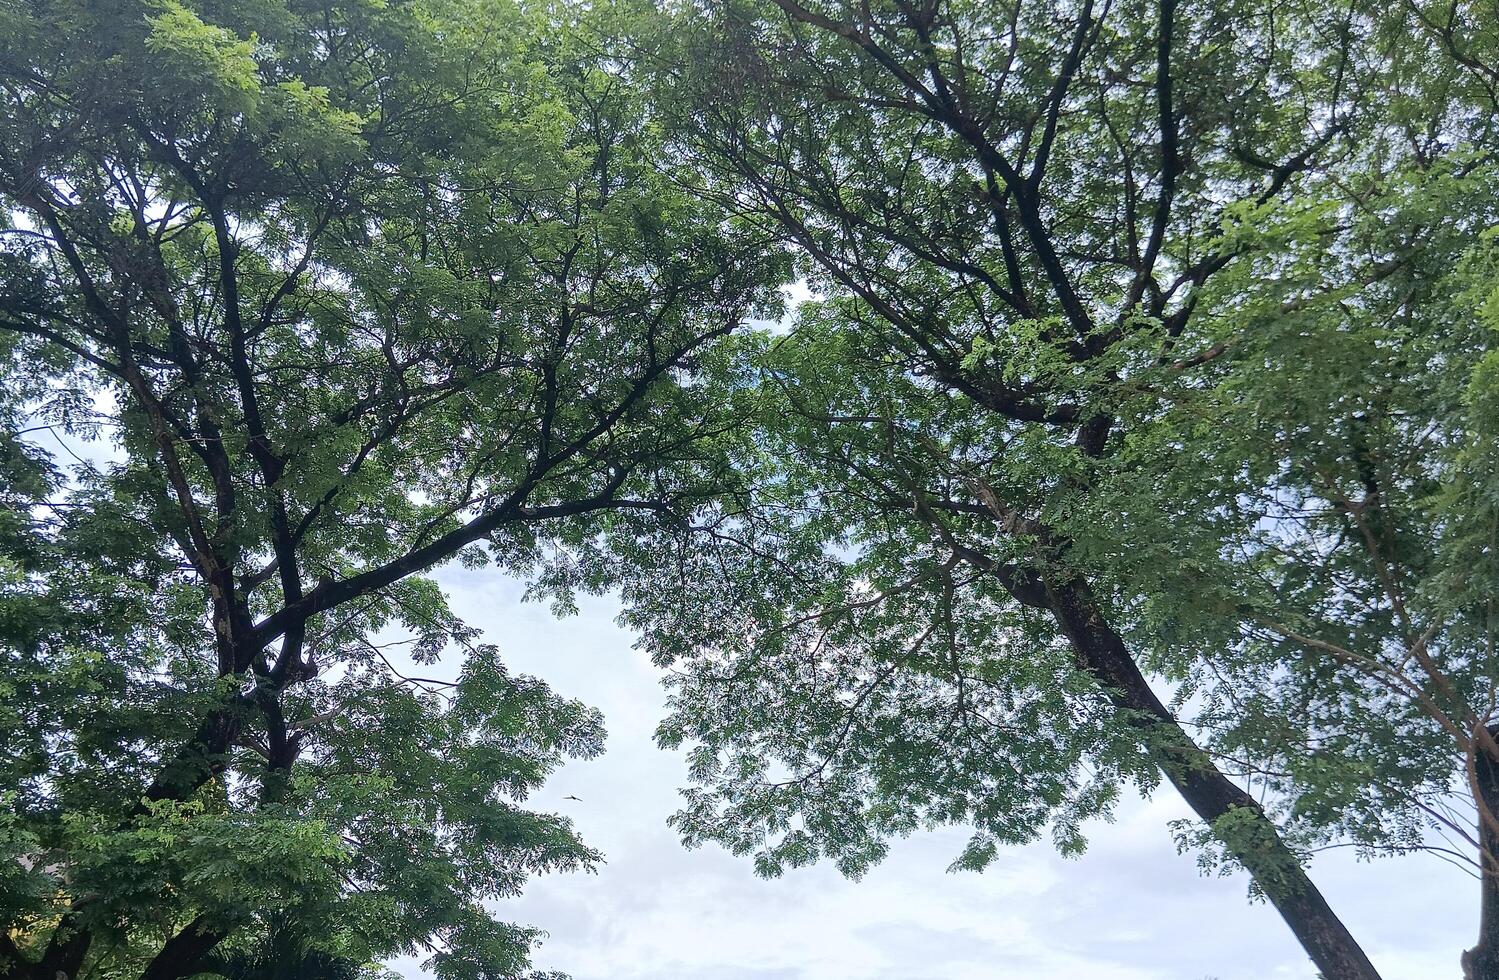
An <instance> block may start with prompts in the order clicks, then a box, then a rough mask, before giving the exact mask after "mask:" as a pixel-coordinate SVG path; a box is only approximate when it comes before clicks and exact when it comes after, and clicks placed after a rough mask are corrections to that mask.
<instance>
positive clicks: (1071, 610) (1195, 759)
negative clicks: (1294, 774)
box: [1046, 579, 1499, 980]
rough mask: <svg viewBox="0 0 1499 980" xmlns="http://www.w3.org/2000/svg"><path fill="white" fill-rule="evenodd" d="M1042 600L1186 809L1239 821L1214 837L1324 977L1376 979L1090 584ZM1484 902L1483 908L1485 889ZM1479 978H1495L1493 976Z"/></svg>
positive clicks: (1497, 979) (1053, 591)
mask: <svg viewBox="0 0 1499 980" xmlns="http://www.w3.org/2000/svg"><path fill="white" fill-rule="evenodd" d="M1046 596H1047V605H1048V606H1049V607H1050V609H1051V612H1052V615H1053V616H1055V618H1056V620H1057V622H1058V624H1059V625H1060V626H1061V628H1062V630H1063V632H1064V633H1066V634H1067V638H1068V640H1069V641H1070V643H1071V645H1072V649H1073V652H1074V654H1075V655H1076V657H1077V659H1078V663H1079V665H1080V666H1081V667H1082V669H1083V670H1085V671H1087V672H1088V673H1089V674H1091V675H1092V676H1093V677H1094V678H1095V679H1097V680H1098V682H1099V683H1100V684H1101V685H1102V686H1103V688H1104V690H1105V691H1106V692H1107V693H1108V696H1109V698H1110V700H1112V701H1113V703H1114V704H1115V706H1117V707H1119V708H1121V709H1124V710H1126V711H1128V712H1129V713H1130V716H1131V717H1132V718H1133V719H1134V720H1133V722H1132V723H1133V724H1134V725H1135V726H1136V727H1137V728H1139V729H1141V730H1142V732H1143V733H1144V735H1145V742H1146V745H1147V746H1148V748H1149V751H1150V752H1151V754H1152V756H1153V757H1154V758H1155V759H1156V761H1157V762H1158V763H1159V764H1160V766H1161V769H1162V771H1163V772H1164V773H1165V774H1166V778H1167V779H1169V780H1170V781H1171V784H1172V785H1173V786H1175V787H1176V789H1177V792H1179V793H1180V794H1181V795H1182V798H1183V799H1185V800H1186V801H1187V804H1188V805H1189V806H1191V807H1192V809H1193V810H1194V811H1196V813H1197V815H1198V816H1199V817H1201V818H1202V819H1203V821H1204V822H1206V823H1207V824H1208V825H1209V826H1210V827H1217V826H1219V821H1220V820H1221V819H1223V818H1225V817H1231V818H1232V819H1234V820H1235V821H1236V822H1240V823H1239V826H1237V827H1235V828H1233V832H1232V833H1229V834H1226V835H1224V836H1223V837H1221V838H1220V839H1221V840H1223V842H1224V844H1225V846H1226V847H1227V848H1228V850H1229V853H1231V854H1233V856H1234V857H1235V858H1237V859H1238V860H1239V861H1240V862H1242V863H1243V865H1244V867H1245V868H1246V869H1247V870H1248V871H1249V873H1250V875H1251V876H1253V878H1254V880H1255V883H1256V884H1257V885H1259V887H1260V888H1261V889H1262V890H1263V891H1264V893H1265V896H1266V897H1267V898H1269V899H1270V902H1271V903H1272V904H1273V905H1274V906H1275V908H1276V909H1277V910H1278V911H1279V912H1280V915H1281V918H1282V919H1284V920H1285V922H1286V924H1287V925H1288V926H1290V927H1291V931H1292V932H1293V933H1295V935H1296V938H1297V939H1298V940H1299V941H1300V942H1301V946H1302V948H1303V949H1304V950H1306V953H1307V955H1308V956H1309V957H1311V960H1312V962H1313V963H1315V964H1316V966H1317V968H1318V969H1319V970H1321V971H1322V974H1323V976H1325V977H1326V978H1327V980H1379V973H1378V971H1376V970H1375V969H1374V964H1372V963H1370V962H1369V957H1368V956H1367V955H1365V953H1364V951H1363V949H1361V948H1360V947H1359V944H1358V943H1357V942H1356V941H1355V940H1354V938H1353V936H1352V935H1351V934H1350V933H1349V932H1348V929H1347V927H1346V926H1344V925H1343V923H1342V921H1341V920H1340V919H1339V918H1338V917H1337V915H1336V914H1335V913H1334V912H1333V911H1332V909H1331V907H1329V906H1328V904H1327V900H1326V899H1324V898H1323V897H1322V893H1321V892H1319V891H1318V890H1317V886H1316V885H1314V884H1312V881H1311V879H1310V878H1308V877H1307V875H1306V871H1305V870H1304V869H1303V868H1302V867H1301V862H1300V859H1299V858H1297V856H1296V854H1295V853H1294V852H1293V851H1292V850H1291V849H1290V848H1289V847H1287V846H1286V844H1285V841H1283V840H1282V839H1281V836H1280V832H1279V830H1277V829H1276V827H1275V823H1274V822H1273V821H1272V820H1271V819H1270V818H1269V816H1268V815H1266V813H1265V811H1264V809H1263V808H1262V807H1261V806H1260V805H1259V803H1258V802H1256V801H1255V799H1254V798H1253V797H1251V796H1250V795H1249V794H1248V793H1246V792H1244V790H1242V789H1240V788H1239V787H1238V786H1237V785H1236V784H1235V783H1234V782H1233V781H1232V780H1230V779H1229V778H1228V777H1227V776H1225V775H1223V773H1222V772H1221V771H1220V770H1219V769H1218V767H1217V766H1215V765H1214V764H1213V761H1212V760H1211V759H1210V758H1209V757H1208V756H1207V754H1206V753H1204V752H1203V751H1202V750H1201V749H1200V748H1198V747H1197V745H1196V744H1195V743H1194V742H1193V741H1192V740H1191V738H1190V737H1189V736H1188V735H1187V733H1186V732H1185V731H1183V730H1182V727H1181V726H1180V725H1179V724H1177V721H1176V718H1175V717H1174V716H1173V715H1172V714H1171V712H1170V711H1169V710H1168V709H1167V708H1166V706H1165V705H1164V704H1162V703H1161V700H1160V698H1158V697H1156V696H1155V692H1154V691H1152V690H1151V689H1150V685H1149V684H1148V683H1147V682H1146V680H1145V676H1144V674H1142V673H1141V672H1140V668H1139V667H1138V666H1137V665H1136V664H1135V661H1134V658H1132V657H1131V656H1130V655H1129V651H1128V649H1127V648H1126V647H1125V645H1124V640H1123V639H1122V638H1121V637H1120V636H1119V634H1118V633H1116V632H1115V631H1114V629H1113V627H1111V626H1110V625H1109V624H1108V622H1107V620H1105V618H1104V616H1103V611H1102V610H1101V609H1100V608H1099V607H1098V603H1097V602H1096V600H1095V599H1094V597H1093V594H1092V590H1091V589H1089V587H1088V584H1087V583H1086V582H1084V581H1083V580H1081V579H1073V580H1071V581H1069V582H1067V583H1065V584H1062V585H1059V586H1054V585H1052V584H1050V583H1047V584H1046ZM1490 880H1493V879H1490ZM1484 898H1485V907H1486V908H1487V902H1488V898H1489V892H1488V891H1485V893H1484ZM1496 948H1499V947H1496ZM1482 976H1483V977H1484V978H1485V980H1499V975H1495V974H1485V975H1482Z"/></svg>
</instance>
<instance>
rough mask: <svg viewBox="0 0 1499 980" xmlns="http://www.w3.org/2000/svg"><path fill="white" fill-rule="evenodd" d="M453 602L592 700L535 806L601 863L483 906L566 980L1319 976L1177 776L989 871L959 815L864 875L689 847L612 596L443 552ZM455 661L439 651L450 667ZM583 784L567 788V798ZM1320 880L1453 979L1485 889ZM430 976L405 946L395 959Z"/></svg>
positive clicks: (1428, 874)
mask: <svg viewBox="0 0 1499 980" xmlns="http://www.w3.org/2000/svg"><path fill="white" fill-rule="evenodd" d="M438 580H439V581H440V582H441V584H442V585H443V586H444V588H445V589H446V590H447V591H448V593H449V594H450V595H451V597H452V601H453V606H454V610H455V611H456V612H458V613H459V614H460V615H461V616H463V617H464V619H465V620H466V621H468V622H469V623H471V624H472V625H474V626H477V627H479V628H480V629H482V630H484V632H485V634H486V635H485V639H486V640H487V641H489V642H493V643H496V644H498V645H499V647H500V649H501V651H502V652H503V653H504V655H505V657H506V660H507V662H508V663H509V664H510V666H511V669H512V670H513V671H515V672H517V673H527V674H534V675H536V676H538V677H541V678H542V679H544V680H546V681H547V682H548V683H549V684H551V685H552V686H553V687H554V688H555V689H556V690H557V691H558V692H559V693H561V694H563V695H566V696H569V697H576V698H579V699H581V700H583V701H585V702H587V703H589V704H591V705H594V706H595V707H597V708H599V709H600V710H601V711H603V713H604V717H605V720H606V723H607V725H608V728H609V742H608V746H607V751H606V752H605V753H604V755H603V756H602V757H600V758H598V759H593V760H587V761H577V762H570V763H568V764H567V765H566V766H564V767H563V768H562V769H561V770H559V771H558V772H557V773H556V774H555V775H554V776H553V777H552V778H551V780H549V782H548V783H547V785H546V787H545V788H544V789H543V790H542V791H540V792H539V793H538V794H536V795H535V796H533V797H532V799H531V801H530V805H531V806H533V807H535V808H537V809H543V810H549V811H553V812H560V813H565V814H567V815H568V816H570V817H571V818H572V819H573V820H574V821H575V822H576V824H577V827H578V829H579V831H580V833H581V834H582V836H583V838H584V839H585V840H586V841H587V842H588V843H589V844H591V845H592V846H594V847H597V848H599V849H601V850H602V851H603V852H604V854H605V859H606V863H605V864H604V865H603V866H602V867H600V868H599V869H598V871H597V873H596V874H587V873H576V874H558V875H547V876H541V877H537V878H535V879H533V880H532V882H531V883H530V885H529V886H528V887H527V889H526V891H525V893H524V894H523V895H522V896H521V897H519V898H518V899H514V900H509V901H506V902H504V903H502V904H500V905H498V906H497V910H498V911H499V913H500V914H501V915H502V917H504V918H506V919H507V920H509V921H513V922H517V923H523V924H527V925H532V926H537V927H540V928H542V929H544V930H546V931H547V933H548V938H547V939H546V941H545V942H544V943H543V945H542V946H541V947H540V948H539V949H538V950H537V952H536V955H535V957H534V961H535V965H536V967H537V968H538V969H546V970H559V971H564V972H566V973H569V974H571V975H572V977H573V978H574V980H637V978H638V980H647V978H648V980H978V978H985V980H987V978H1001V977H1003V978H1024V980H1078V978H1088V980H1208V978H1214V980H1270V978H1295V980H1311V978H1313V977H1315V976H1316V973H1315V971H1314V970H1313V969H1312V967H1311V965H1310V963H1308V961H1307V960H1306V958H1305V957H1304V955H1303V954H1302V953H1301V951H1300V948H1299V947H1298V946H1297V945H1296V943H1295V941H1294V939H1293V938H1292V937H1291V934H1290V932H1289V930H1287V928H1286V927H1285V925H1284V924H1283V923H1282V922H1281V921H1280V919H1279V917H1278V916H1277V915H1276V913H1275V911H1274V909H1272V908H1271V907H1269V906H1268V905H1264V904H1251V903H1250V902H1249V901H1248V898H1247V893H1248V883H1247V878H1246V877H1245V876H1243V875H1242V874H1239V875H1233V876H1230V877H1227V878H1220V877H1203V876H1201V875H1199V873H1198V870H1197V866H1196V862H1195V857H1194V855H1193V854H1191V853H1188V854H1185V855H1183V854H1178V853H1177V851H1176V847H1175V843H1174V840H1173V838H1172V836H1171V833H1170V829H1169V826H1168V824H1169V823H1170V821H1172V820H1176V819H1181V818H1185V817H1188V816H1189V815H1190V812H1189V811H1188V810H1187V808H1186V806H1185V805H1184V804H1183V803H1181V802H1180V800H1179V799H1177V798H1176V797H1175V796H1174V794H1172V793H1170V792H1169V790H1167V791H1160V792H1157V793H1156V794H1155V796H1154V797H1153V798H1151V799H1149V800H1135V801H1130V802H1129V803H1128V804H1127V805H1125V806H1123V807H1121V808H1120V810H1119V812H1118V814H1117V818H1116V820H1115V821H1114V822H1113V823H1096V824H1094V825H1092V827H1091V835H1090V838H1091V845H1090V847H1089V850H1088V852H1087V853H1086V854H1085V855H1083V856H1082V857H1081V858H1074V859H1064V858H1060V857H1058V856H1056V855H1055V854H1054V853H1053V852H1052V850H1051V848H1050V846H1049V845H1048V844H1046V843H1044V842H1043V843H1039V844H1036V845H1033V846H1028V847H1023V848H1013V849H1010V850H1008V851H1006V852H1004V854H1003V855H1002V857H1001V858H1000V860H998V861H996V862H995V863H994V864H993V865H992V866H991V867H990V869H989V870H987V871H985V872H983V873H981V874H975V873H968V872H963V873H956V874H954V873H949V872H947V870H946V868H947V866H948V864H949V863H950V862H951V861H952V859H953V858H954V857H956V856H957V854H958V852H959V851H960V850H961V849H962V846H963V843H964V842H965V841H966V839H967V836H968V834H967V832H966V831H965V830H964V829H963V828H951V829H947V830H942V831H937V832H932V833H926V834H920V835H917V836H914V837H911V838H909V839H907V840H904V841H901V842H899V843H898V844H897V845H896V846H895V847H893V848H892V850H891V854H890V856H889V858H888V859H887V860H886V861H885V862H884V863H883V864H882V865H881V866H880V867H878V868H877V869H875V870H874V871H873V872H871V873H870V874H869V875H867V876H866V877H865V878H864V879H863V880H861V881H857V882H853V881H848V880H846V879H844V878H842V877H841V876H840V875H838V874H837V872H836V871H834V870H833V869H832V868H831V867H813V868H806V869H801V870H795V871H791V872H788V873H787V874H786V875H785V876H784V877H782V878H779V879H775V880H770V881H766V880H762V879H759V878H757V877H755V875H754V873H753V871H752V870H751V868H750V863H749V860H748V859H744V858H736V857H733V856H732V855H730V854H728V853H727V852H725V851H723V850H720V849H718V848H716V847H712V846H709V847H705V848H703V849H699V850H693V851H689V850H686V849H684V848H683V847H682V845H681V843H680V842H679V841H678V840H677V838H676V835H675V834H674V832H673V831H672V830H671V829H670V828H668V827H667V825H666V818H667V817H668V815H670V814H671V813H672V811H673V810H674V809H676V807H677V802H678V796H677V790H678V788H679V787H680V786H682V785H683V784H684V783H685V765H684V761H683V759H682V757H681V756H680V755H679V754H677V753H670V752H663V751H661V750H659V749H658V748H656V746H655V744H654V742H653V739H652V732H653V730H654V728H655V726H656V723H657V721H658V720H659V719H660V717H661V715H662V714H663V713H664V708H663V694H662V690H661V688H660V685H659V671H657V670H656V668H654V667H653V666H652V665H651V663H650V661H649V659H648V658H647V657H646V656H645V655H644V654H643V653H641V652H639V651H637V650H635V649H633V645H634V641H635V637H634V636H632V635H631V634H630V633H629V632H627V631H625V630H624V629H621V628H620V627H619V626H617V625H616V623H615V621H614V620H615V617H616V615H617V613H618V606H617V604H616V603H615V602H613V601H611V600H610V599H608V598H598V599H592V600H587V599H585V600H584V601H582V602H581V604H580V605H581V610H580V614H579V615H577V616H573V617H569V618H566V619H557V618H555V617H553V615H552V613H551V611H550V609H549V608H548V607H547V606H545V605H542V604H538V603H524V602H522V592H523V586H522V585H521V584H520V583H518V582H516V581H514V580H511V579H507V578H505V577H503V576H502V575H500V574H499V573H497V572H495V571H494V570H492V569H490V570H485V569H473V570H469V569H461V568H458V567H457V566H449V567H447V568H445V569H443V570H442V571H441V572H439V574H438ZM456 666H457V665H456V663H455V664H452V665H449V667H450V669H456ZM567 796H576V797H578V798H579V799H578V800H567V799H565V797H567ZM1312 876H1313V879H1314V880H1315V881H1316V882H1317V884H1318V886H1319V887H1320V888H1321V889H1322V891H1323V893H1324V895H1326V897H1327V899H1328V901H1329V902H1330V904H1331V905H1332V907H1333V908H1334V909H1335V910H1336V911H1337V912H1338V913H1339V914H1340V915H1341V916H1342V917H1343V919H1344V921H1345V922H1346V923H1347V924H1348V926H1349V927H1350V929H1351V930H1352V931H1353V933H1354V935H1355V936H1357V937H1359V939H1360V941H1361V942H1362V943H1363V945H1364V948H1365V949H1366V951H1367V952H1368V953H1369V954H1370V956H1371V958H1372V959H1373V960H1374V963H1375V965H1376V966H1377V967H1379V968H1380V970H1381V971H1382V973H1383V975H1384V977H1385V980H1430V978H1439V977H1456V976H1458V975H1459V973H1460V971H1459V967H1458V956H1459V954H1460V952H1461V950H1462V949H1464V948H1466V947H1467V946H1468V945H1471V943H1472V940H1473V938H1474V936H1475V933H1476V928H1477V904H1478V889H1477V885H1476V884H1475V883H1474V882H1473V881H1472V880H1471V879H1470V878H1469V877H1467V876H1466V875H1464V874H1463V873H1462V872H1461V871H1459V870H1457V869H1456V868H1453V867H1451V866H1449V865H1447V864H1445V863H1443V862H1442V861H1440V860H1438V859H1437V858H1435V857H1432V856H1429V855H1412V856H1408V857H1402V858H1393V859H1384V860H1380V861H1376V862H1373V863H1365V862H1359V861H1357V860H1355V858H1354V856H1353V855H1352V853H1351V852H1349V851H1333V852H1328V853H1325V854H1323V855H1320V856H1319V857H1318V859H1317V861H1316V863H1315V864H1314V865H1313V867H1312ZM392 966H394V967H395V968H396V969H397V970H398V971H399V972H400V973H402V974H404V975H405V976H406V977H409V978H420V977H423V976H424V973H423V971H422V969H421V966H420V962H419V961H418V960H405V961H400V962H397V963H394V964H392Z"/></svg>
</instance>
